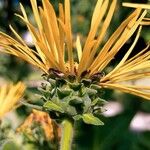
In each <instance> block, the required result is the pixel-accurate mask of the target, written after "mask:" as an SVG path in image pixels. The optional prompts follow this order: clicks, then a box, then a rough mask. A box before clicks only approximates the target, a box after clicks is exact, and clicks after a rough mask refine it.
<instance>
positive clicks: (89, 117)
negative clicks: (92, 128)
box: [82, 114, 104, 126]
mask: <svg viewBox="0 0 150 150" xmlns="http://www.w3.org/2000/svg"><path fill="white" fill-rule="evenodd" d="M82 119H83V121H84V122H85V123H87V124H92V125H96V126H100V125H104V123H103V122H102V121H101V120H100V119H99V118H97V117H95V116H94V115H93V114H83V115H82Z"/></svg>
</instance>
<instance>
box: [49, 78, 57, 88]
mask: <svg viewBox="0 0 150 150" xmlns="http://www.w3.org/2000/svg"><path fill="white" fill-rule="evenodd" d="M48 82H49V83H50V84H51V86H52V87H55V85H56V80H54V79H51V78H49V79H48Z"/></svg>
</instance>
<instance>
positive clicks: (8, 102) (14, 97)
mask: <svg viewBox="0 0 150 150" xmlns="http://www.w3.org/2000/svg"><path fill="white" fill-rule="evenodd" d="M24 90H25V85H24V84H23V83H22V82H19V83H17V84H16V85H13V84H9V85H4V86H3V87H1V88H0V118H1V117H3V116H4V115H5V113H7V112H8V111H10V110H11V109H13V107H14V106H15V104H16V103H17V102H18V101H19V100H20V98H21V97H22V96H23V93H24Z"/></svg>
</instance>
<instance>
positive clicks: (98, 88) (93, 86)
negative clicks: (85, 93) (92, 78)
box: [90, 84, 102, 91]
mask: <svg viewBox="0 0 150 150" xmlns="http://www.w3.org/2000/svg"><path fill="white" fill-rule="evenodd" d="M90 88H92V89H94V90H98V91H100V90H102V88H101V86H99V85H96V84H91V86H90Z"/></svg>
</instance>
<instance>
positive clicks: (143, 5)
mask: <svg viewBox="0 0 150 150" xmlns="http://www.w3.org/2000/svg"><path fill="white" fill-rule="evenodd" d="M122 6H124V7H132V8H142V9H150V4H138V3H122Z"/></svg>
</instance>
